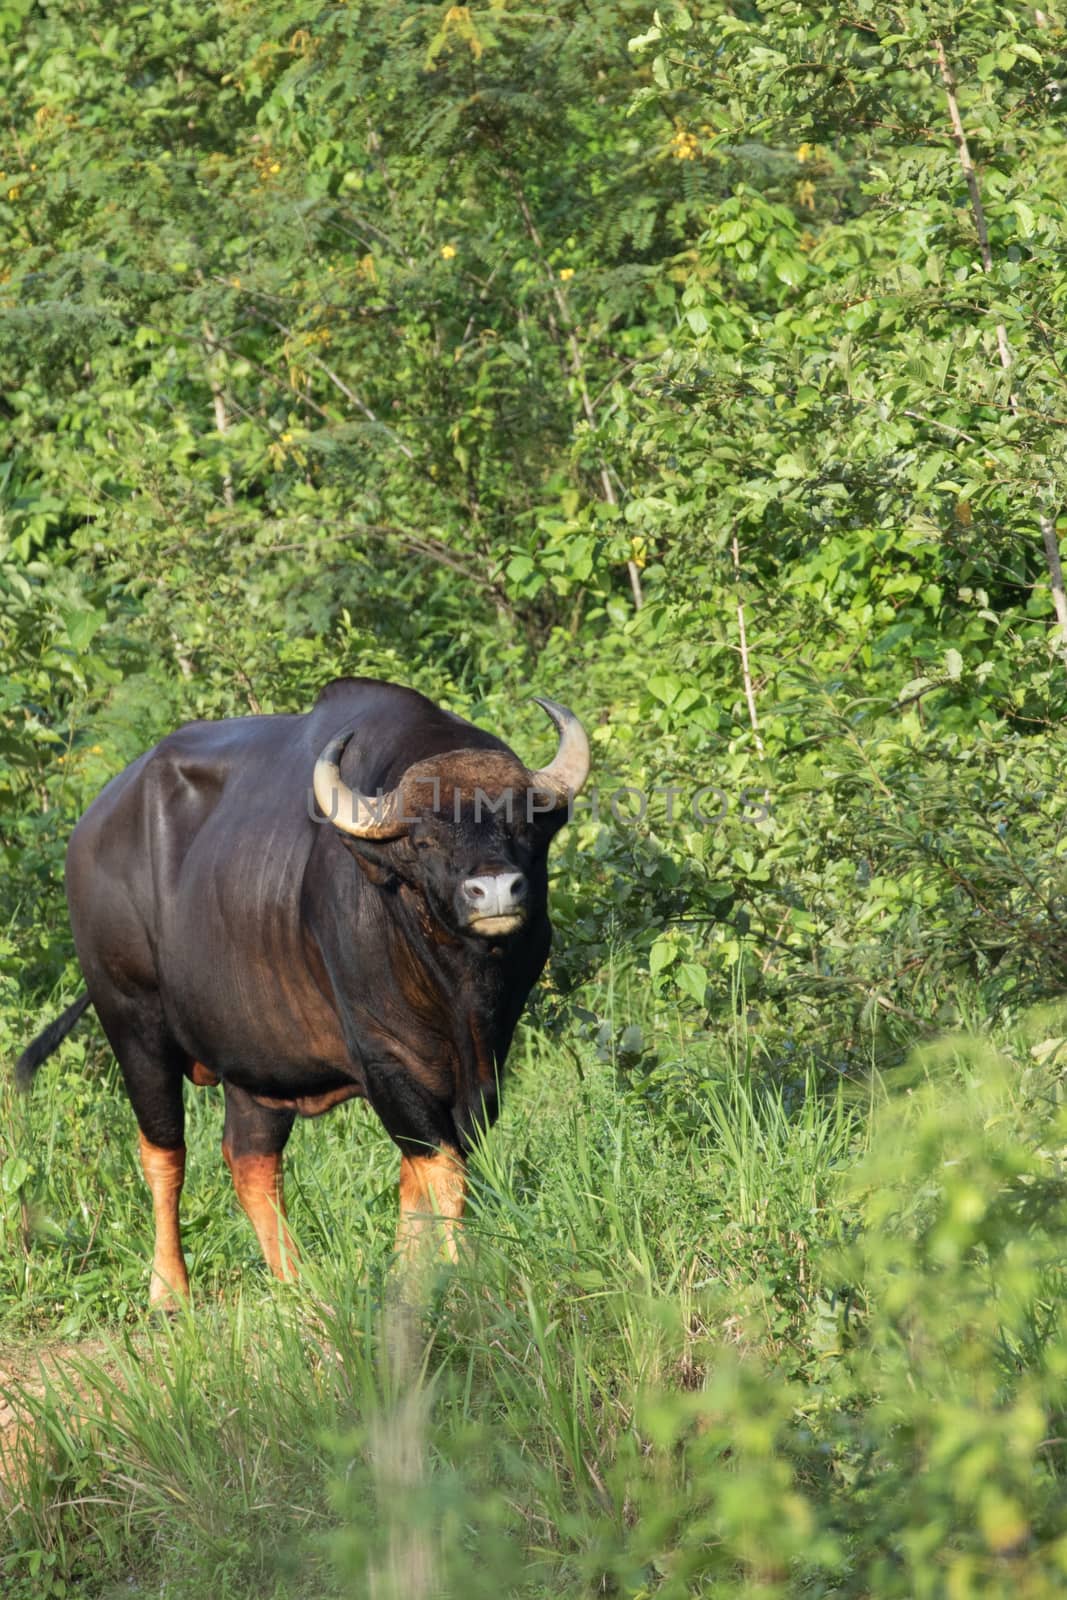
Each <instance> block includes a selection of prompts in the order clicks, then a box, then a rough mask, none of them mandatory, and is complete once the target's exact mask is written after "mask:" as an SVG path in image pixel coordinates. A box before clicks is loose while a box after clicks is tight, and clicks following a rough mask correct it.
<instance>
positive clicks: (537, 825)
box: [533, 806, 569, 849]
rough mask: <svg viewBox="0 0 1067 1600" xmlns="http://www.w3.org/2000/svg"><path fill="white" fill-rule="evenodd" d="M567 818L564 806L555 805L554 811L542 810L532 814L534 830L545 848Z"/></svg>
mask: <svg viewBox="0 0 1067 1600" xmlns="http://www.w3.org/2000/svg"><path fill="white" fill-rule="evenodd" d="M568 820H569V814H568V811H567V807H566V806H557V807H556V809H555V810H554V811H542V812H538V813H537V814H536V815H535V816H534V818H533V827H534V832H535V834H536V836H537V839H538V841H539V842H540V844H541V845H542V846H543V847H544V848H545V849H547V848H548V846H549V845H550V844H551V843H552V840H553V839H554V838H555V837H556V834H557V833H558V832H559V830H560V829H561V828H562V827H564V826H565V825H566V823H567V822H568Z"/></svg>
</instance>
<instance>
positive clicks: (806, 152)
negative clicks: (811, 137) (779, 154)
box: [797, 141, 812, 165]
mask: <svg viewBox="0 0 1067 1600" xmlns="http://www.w3.org/2000/svg"><path fill="white" fill-rule="evenodd" d="M811 156H812V146H811V145H810V144H808V143H807V142H806V141H805V143H804V144H802V145H800V146H798V148H797V160H798V161H799V162H800V163H801V164H802V165H803V163H804V162H805V161H810V160H811Z"/></svg>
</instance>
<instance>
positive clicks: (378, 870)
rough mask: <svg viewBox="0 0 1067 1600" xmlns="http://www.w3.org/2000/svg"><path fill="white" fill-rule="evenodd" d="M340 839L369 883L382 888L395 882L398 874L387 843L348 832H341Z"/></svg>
mask: <svg viewBox="0 0 1067 1600" xmlns="http://www.w3.org/2000/svg"><path fill="white" fill-rule="evenodd" d="M340 839H341V842H342V844H343V845H344V847H345V849H346V850H347V851H348V853H349V855H353V856H355V858H356V865H357V866H358V868H359V870H360V871H361V872H362V874H363V876H364V877H365V878H367V879H369V880H370V882H371V883H376V884H378V885H379V887H380V888H383V889H388V888H390V887H391V886H392V885H393V884H395V883H396V881H397V876H398V874H397V871H396V867H395V865H394V863H393V861H392V859H391V857H390V854H389V847H388V845H384V844H376V843H375V842H374V841H373V840H371V839H355V838H353V837H352V835H351V834H348V833H343V834H341V835H340Z"/></svg>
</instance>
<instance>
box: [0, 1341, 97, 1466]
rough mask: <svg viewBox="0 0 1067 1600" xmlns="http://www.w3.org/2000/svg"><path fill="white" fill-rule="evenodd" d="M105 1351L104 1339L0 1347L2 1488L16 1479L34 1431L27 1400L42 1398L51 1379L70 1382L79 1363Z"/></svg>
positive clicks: (0, 1461)
mask: <svg viewBox="0 0 1067 1600" xmlns="http://www.w3.org/2000/svg"><path fill="white" fill-rule="evenodd" d="M106 1350H107V1345H106V1344H105V1343H104V1341H103V1340H101V1339H83V1340H79V1341H77V1342H76V1343H75V1342H73V1341H71V1342H66V1343H55V1344H47V1345H34V1346H32V1347H28V1348H21V1349H19V1348H7V1349H3V1348H0V1488H6V1487H10V1485H11V1484H13V1483H14V1482H15V1480H16V1478H17V1476H18V1468H19V1457H20V1454H21V1446H22V1445H23V1444H24V1443H25V1440H26V1438H27V1437H32V1435H33V1432H34V1418H33V1417H32V1415H30V1414H29V1412H28V1408H27V1402H29V1403H30V1404H32V1402H33V1401H34V1400H39V1399H41V1397H42V1396H43V1395H44V1393H45V1389H46V1387H47V1385H48V1381H49V1379H53V1378H59V1377H62V1378H63V1379H65V1380H66V1381H67V1382H68V1383H69V1382H70V1380H71V1377H72V1376H75V1375H77V1367H76V1363H80V1362H82V1361H84V1360H85V1359H86V1358H89V1359H98V1358H99V1357H100V1356H102V1355H103V1354H104V1353H105V1352H106ZM79 1387H81V1385H80V1384H79Z"/></svg>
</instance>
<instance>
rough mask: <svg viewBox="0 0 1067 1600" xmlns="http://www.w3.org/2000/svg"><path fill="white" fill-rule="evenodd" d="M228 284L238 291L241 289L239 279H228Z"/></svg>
mask: <svg viewBox="0 0 1067 1600" xmlns="http://www.w3.org/2000/svg"><path fill="white" fill-rule="evenodd" d="M230 282H231V283H232V285H233V287H234V288H235V289H239V288H240V287H241V280H240V278H231V279H230Z"/></svg>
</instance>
